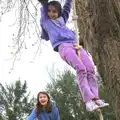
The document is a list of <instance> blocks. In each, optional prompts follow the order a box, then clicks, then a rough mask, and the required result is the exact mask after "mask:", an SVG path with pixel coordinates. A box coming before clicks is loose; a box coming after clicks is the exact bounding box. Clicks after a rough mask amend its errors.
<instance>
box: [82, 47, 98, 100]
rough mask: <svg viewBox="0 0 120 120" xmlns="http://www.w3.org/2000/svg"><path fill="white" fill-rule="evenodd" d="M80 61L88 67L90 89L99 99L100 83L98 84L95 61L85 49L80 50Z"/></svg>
mask: <svg viewBox="0 0 120 120" xmlns="http://www.w3.org/2000/svg"><path fill="white" fill-rule="evenodd" d="M80 59H81V61H82V62H83V64H84V65H85V67H86V70H87V80H88V84H89V86H90V89H91V91H92V93H93V94H94V95H95V98H96V99H99V95H98V83H97V78H96V76H95V71H94V63H93V61H91V59H90V58H89V56H88V54H87V52H86V51H85V50H84V49H83V48H81V49H80Z"/></svg>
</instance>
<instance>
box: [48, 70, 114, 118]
mask: <svg viewBox="0 0 120 120" xmlns="http://www.w3.org/2000/svg"><path fill="white" fill-rule="evenodd" d="M50 76H51V75H50ZM75 79H76V78H75V75H74V74H73V73H72V72H71V71H70V70H65V71H64V72H62V73H61V72H58V74H57V77H56V79H55V77H54V76H53V78H52V76H51V83H48V84H47V86H46V90H47V91H48V92H49V94H50V96H51V97H52V99H53V101H55V102H56V104H57V106H58V108H59V111H60V117H61V120H93V119H94V120H98V114H97V113H95V114H94V113H91V114H89V113H87V112H86V110H85V106H84V104H83V102H82V100H81V96H80V94H79V90H78V87H77V84H76V82H75ZM100 96H101V97H102V98H105V100H107V98H108V95H107V94H106V93H105V92H104V87H103V86H102V85H101V87H100ZM104 110H105V111H104ZM103 111H104V112H103V115H104V119H105V120H116V118H115V114H114V112H113V109H112V107H111V106H110V107H108V108H105V109H103Z"/></svg>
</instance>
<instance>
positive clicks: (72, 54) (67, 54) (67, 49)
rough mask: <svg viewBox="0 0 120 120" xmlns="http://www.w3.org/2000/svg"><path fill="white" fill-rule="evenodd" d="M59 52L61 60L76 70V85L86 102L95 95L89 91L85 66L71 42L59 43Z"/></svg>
mask: <svg viewBox="0 0 120 120" xmlns="http://www.w3.org/2000/svg"><path fill="white" fill-rule="evenodd" d="M82 52H83V51H82ZM59 53H60V56H61V57H62V58H63V60H64V61H66V62H67V63H68V64H69V65H70V66H72V67H73V68H74V69H75V70H76V72H77V78H78V86H79V89H80V91H81V94H82V97H83V101H84V102H87V101H90V100H92V99H93V98H95V95H94V94H93V93H92V92H91V89H90V87H89V84H88V80H87V70H86V67H85V65H84V64H83V63H82V61H80V58H79V57H78V56H77V54H76V50H75V49H74V47H73V45H72V43H63V44H62V45H60V46H59ZM83 55H84V54H83ZM86 62H87V61H86Z"/></svg>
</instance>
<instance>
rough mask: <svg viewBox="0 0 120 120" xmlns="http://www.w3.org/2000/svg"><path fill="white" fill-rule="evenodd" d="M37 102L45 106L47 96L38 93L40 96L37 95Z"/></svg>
mask: <svg viewBox="0 0 120 120" xmlns="http://www.w3.org/2000/svg"><path fill="white" fill-rule="evenodd" d="M39 102H40V103H41V105H43V106H46V105H47V103H48V97H47V95H45V94H42V93H40V95H39Z"/></svg>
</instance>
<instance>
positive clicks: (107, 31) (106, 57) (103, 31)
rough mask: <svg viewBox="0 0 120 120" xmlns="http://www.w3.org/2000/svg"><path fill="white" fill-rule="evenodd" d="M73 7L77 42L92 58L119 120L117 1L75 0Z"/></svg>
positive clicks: (119, 1)
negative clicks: (76, 24)
mask: <svg viewBox="0 0 120 120" xmlns="http://www.w3.org/2000/svg"><path fill="white" fill-rule="evenodd" d="M76 7H77V13H78V17H79V19H78V26H79V31H80V41H83V42H84V44H85V47H86V49H87V50H88V51H89V52H90V53H91V54H92V56H93V58H94V61H95V63H96V65H97V67H98V70H99V73H100V75H101V77H102V79H103V82H104V85H105V86H106V88H107V90H108V91H109V95H108V97H109V99H110V100H111V101H112V102H111V103H112V105H113V106H114V110H115V113H116V120H120V0H84V1H83V0H77V1H76ZM106 92H107V91H106Z"/></svg>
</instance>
